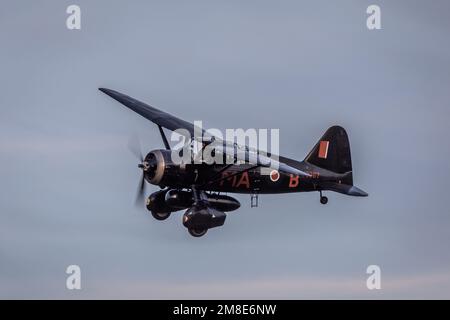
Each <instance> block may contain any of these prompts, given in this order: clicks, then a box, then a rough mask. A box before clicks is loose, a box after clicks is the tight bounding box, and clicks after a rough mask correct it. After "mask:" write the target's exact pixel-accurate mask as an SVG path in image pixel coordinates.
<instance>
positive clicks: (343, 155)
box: [305, 126, 353, 185]
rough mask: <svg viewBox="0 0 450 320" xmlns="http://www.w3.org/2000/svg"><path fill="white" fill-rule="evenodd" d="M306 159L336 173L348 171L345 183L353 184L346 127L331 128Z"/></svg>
mask: <svg viewBox="0 0 450 320" xmlns="http://www.w3.org/2000/svg"><path fill="white" fill-rule="evenodd" d="M305 161H306V162H308V163H310V164H312V165H315V166H318V167H320V168H323V169H326V170H329V171H332V172H335V173H339V174H344V173H347V174H346V179H345V180H346V181H345V183H346V184H349V185H353V176H352V158H351V155H350V142H349V141H348V136H347V132H345V129H344V128H342V127H340V126H333V127H331V128H329V129H328V130H327V132H325V134H324V135H323V136H322V138H320V140H319V142H317V144H316V145H315V146H314V148H313V149H312V150H311V151H310V152H309V154H308V155H307V156H306V158H305Z"/></svg>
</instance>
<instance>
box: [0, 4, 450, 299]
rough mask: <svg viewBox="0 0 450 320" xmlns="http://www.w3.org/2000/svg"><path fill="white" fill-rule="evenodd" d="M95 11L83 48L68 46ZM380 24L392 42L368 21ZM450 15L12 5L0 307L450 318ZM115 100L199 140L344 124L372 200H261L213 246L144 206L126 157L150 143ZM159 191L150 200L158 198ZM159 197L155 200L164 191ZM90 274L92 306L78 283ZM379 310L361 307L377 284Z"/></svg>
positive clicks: (4, 64)
mask: <svg viewBox="0 0 450 320" xmlns="http://www.w3.org/2000/svg"><path fill="white" fill-rule="evenodd" d="M73 3H76V4H78V5H80V6H81V9H82V30H80V31H69V30H67V29H66V27H65V20H66V17H67V14H66V13H65V11H66V7H67V6H68V5H70V4H73ZM369 4H378V5H380V6H381V9H382V28H383V29H382V30H380V31H369V30H367V28H366V24H365V20H366V17H367V16H366V14H365V11H366V8H367V6H368V5H369ZM449 10H450V4H449V2H448V1H443V0H442V1H432V2H427V1H400V0H399V1H339V2H338V1H317V0H314V1H312V0H311V1H189V2H187V1H127V2H125V1H100V0H97V1H81V0H78V1H2V3H1V11H0V43H1V50H0V88H1V89H0V90H1V94H0V163H1V166H0V177H1V182H0V297H1V298H67V299H76V298H290V299H295V298H363V299H365V298H450V270H449V267H450V250H448V246H449V242H450V234H449V230H450V216H449V210H448V203H447V201H446V200H447V196H448V195H447V186H448V182H449V181H450V170H449V160H448V159H449V156H450V150H449V144H448V141H447V137H448V136H449V134H450V129H449V125H448V123H449V120H450V119H449V118H450V117H449V116H450V112H449V110H448V108H449V98H450V93H449V87H450V43H449V37H448V34H449V31H450V20H449V19H448V13H449ZM100 86H102V87H108V88H112V89H115V90H118V91H121V92H124V93H127V94H129V95H131V96H134V97H136V98H138V99H141V100H143V101H146V102H148V103H151V104H153V105H155V106H157V107H159V108H161V109H163V110H165V111H168V112H170V113H172V114H174V115H177V116H179V117H182V118H185V119H186V120H190V121H192V120H203V122H204V125H205V126H206V127H217V128H222V129H224V128H239V127H242V128H250V127H254V128H280V138H281V146H280V149H281V153H282V154H283V155H286V156H290V157H293V158H296V159H303V157H304V156H305V155H306V153H307V152H308V151H309V150H310V148H311V147H312V146H313V145H314V143H315V142H316V141H317V139H318V138H319V137H320V136H321V134H322V133H323V132H324V131H325V130H326V129H327V127H329V126H330V125H333V124H340V125H342V126H344V127H345V128H346V129H347V131H348V133H349V136H350V142H351V146H352V157H353V168H354V180H355V184H356V185H357V186H359V187H361V188H362V189H364V190H366V191H367V192H369V194H370V195H369V197H368V198H362V199H358V198H351V197H346V196H343V195H339V194H333V193H327V196H329V198H330V202H329V204H328V205H327V206H323V205H320V203H319V197H318V195H317V194H314V193H312V194H311V193H310V194H308V193H304V194H291V195H277V196H271V195H267V196H261V197H260V208H258V209H250V207H249V197H248V196H237V198H238V199H239V200H240V201H241V202H242V208H241V209H240V210H239V211H236V212H233V213H230V214H229V216H228V218H227V221H226V223H225V225H224V226H223V227H222V228H217V229H214V230H211V231H210V232H209V233H208V234H207V236H206V237H204V238H200V239H194V238H192V237H190V236H189V235H188V234H187V232H186V230H185V229H184V227H183V226H182V224H181V213H178V214H174V215H173V216H172V217H171V218H170V219H169V220H168V221H166V222H163V223H161V222H158V221H155V220H154V219H153V218H152V217H151V216H150V215H149V214H148V213H147V212H145V211H144V210H139V209H136V208H135V207H134V206H133V201H134V194H135V191H136V187H137V183H138V180H139V171H138V169H137V168H136V159H135V158H134V157H133V155H131V154H130V153H129V152H128V150H127V148H126V144H127V140H128V139H129V137H130V136H131V135H132V134H134V133H136V134H138V135H139V136H140V137H141V139H142V140H143V144H144V149H145V150H146V151H148V150H150V149H154V148H159V147H162V142H161V139H160V136H159V133H158V130H157V128H156V127H155V126H154V125H152V124H151V123H149V122H148V121H147V120H145V119H143V118H141V117H140V116H138V115H136V114H134V113H133V112H131V111H129V110H126V109H125V108H123V107H121V106H120V105H119V104H118V103H116V102H114V101H113V100H112V99H110V98H109V97H107V96H105V95H104V94H102V93H101V92H99V91H98V90H97V88H98V87H100ZM149 189H152V188H149ZM153 189H155V188H153ZM70 264H78V265H80V266H81V268H82V287H83V289H82V290H81V291H75V292H74V291H68V290H66V288H65V279H66V274H65V268H66V267H67V266H68V265H70ZM370 264H377V265H379V266H380V267H381V268H382V290H380V291H369V290H367V289H366V286H365V281H366V277H367V275H366V274H365V270H366V267H367V266H368V265H370Z"/></svg>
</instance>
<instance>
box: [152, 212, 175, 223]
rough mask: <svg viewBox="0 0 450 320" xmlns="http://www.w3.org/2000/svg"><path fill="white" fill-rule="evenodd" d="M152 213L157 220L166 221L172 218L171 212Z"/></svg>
mask: <svg viewBox="0 0 450 320" xmlns="http://www.w3.org/2000/svg"><path fill="white" fill-rule="evenodd" d="M150 212H151V213H152V216H153V218H155V219H156V220H160V221H162V220H166V219H167V218H168V217H170V212H155V211H153V210H152V211H150Z"/></svg>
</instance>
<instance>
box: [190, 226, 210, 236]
mask: <svg viewBox="0 0 450 320" xmlns="http://www.w3.org/2000/svg"><path fill="white" fill-rule="evenodd" d="M207 231H208V229H202V228H189V229H188V232H189V234H190V235H191V236H193V237H196V238H199V237H202V236H204V235H205V234H206V232H207Z"/></svg>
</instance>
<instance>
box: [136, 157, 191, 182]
mask: <svg viewBox="0 0 450 320" xmlns="http://www.w3.org/2000/svg"><path fill="white" fill-rule="evenodd" d="M144 163H145V168H144V176H145V180H147V182H149V183H151V184H154V185H159V186H161V187H164V186H168V185H170V186H180V187H182V186H189V185H192V184H193V183H194V181H195V173H194V170H193V167H192V165H189V164H177V163H174V162H173V161H172V151H170V150H153V151H151V152H149V153H148V154H147V156H146V157H145V159H144Z"/></svg>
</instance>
